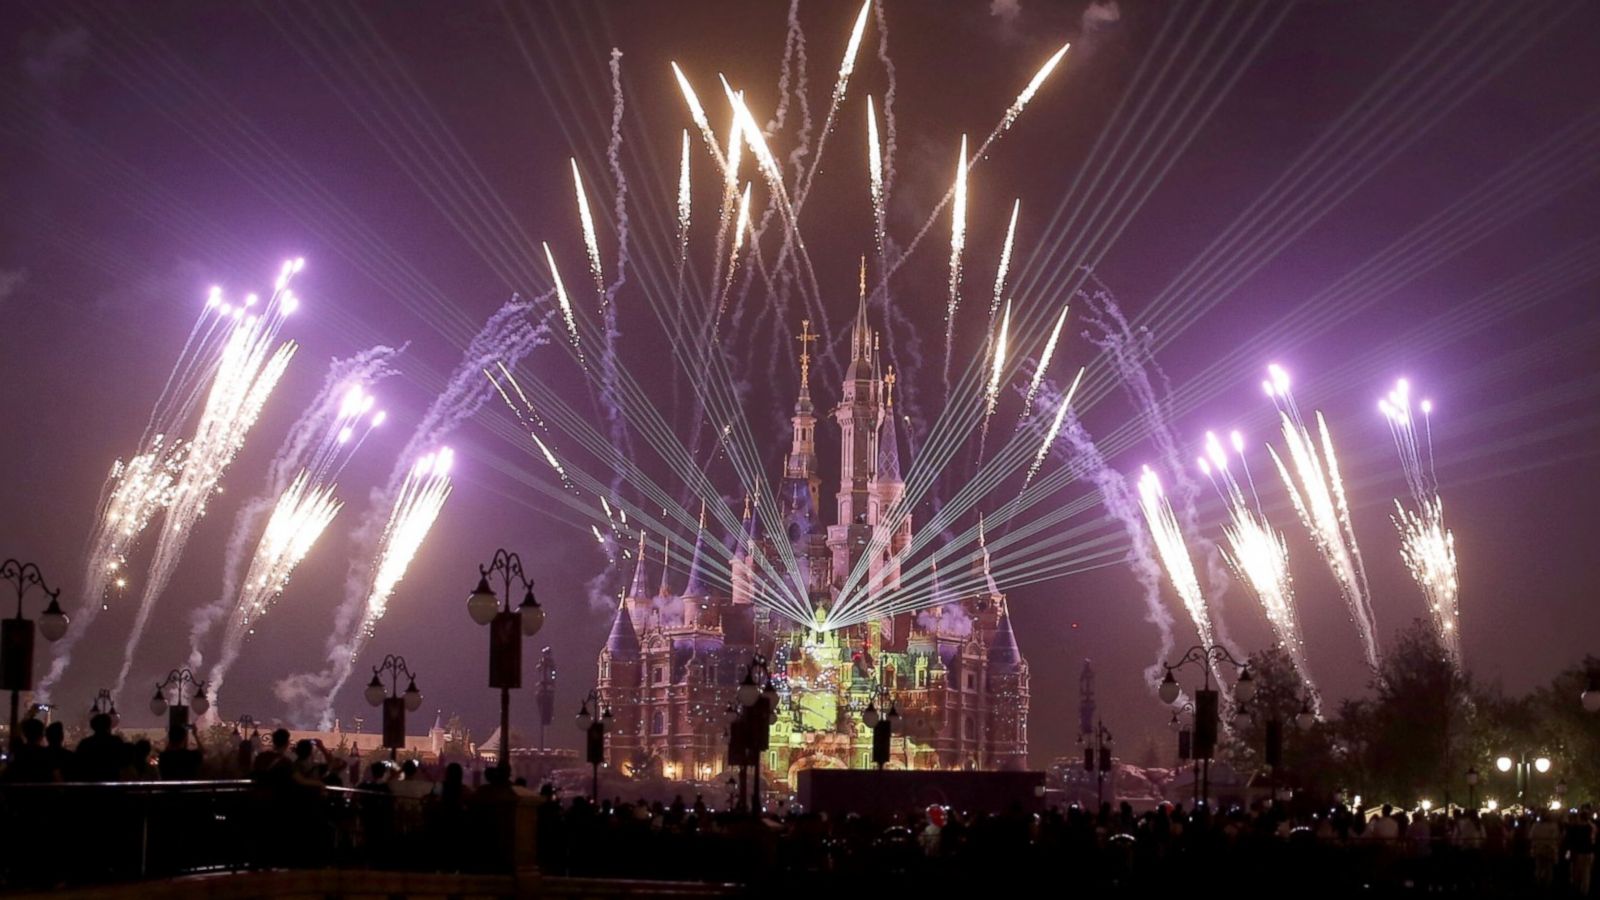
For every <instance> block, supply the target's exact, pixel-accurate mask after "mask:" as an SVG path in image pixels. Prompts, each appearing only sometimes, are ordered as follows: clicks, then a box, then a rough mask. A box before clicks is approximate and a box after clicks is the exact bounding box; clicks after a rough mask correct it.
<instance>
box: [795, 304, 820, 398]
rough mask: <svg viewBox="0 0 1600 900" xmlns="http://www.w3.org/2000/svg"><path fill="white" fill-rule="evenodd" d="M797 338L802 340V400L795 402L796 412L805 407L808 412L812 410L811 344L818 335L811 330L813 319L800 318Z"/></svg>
mask: <svg viewBox="0 0 1600 900" xmlns="http://www.w3.org/2000/svg"><path fill="white" fill-rule="evenodd" d="M795 340H797V341H799V342H800V400H799V402H798V403H796V404H795V412H800V411H801V408H802V407H804V411H805V413H806V414H810V412H811V345H812V344H813V343H815V342H816V340H817V335H816V333H815V332H813V331H812V330H811V320H810V319H801V320H800V333H799V334H797V335H795Z"/></svg>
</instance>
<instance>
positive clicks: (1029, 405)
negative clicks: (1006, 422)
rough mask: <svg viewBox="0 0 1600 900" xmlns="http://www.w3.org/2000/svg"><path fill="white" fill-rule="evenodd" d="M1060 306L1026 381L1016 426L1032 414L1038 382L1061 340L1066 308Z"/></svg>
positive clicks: (1047, 367) (1041, 378)
mask: <svg viewBox="0 0 1600 900" xmlns="http://www.w3.org/2000/svg"><path fill="white" fill-rule="evenodd" d="M1068 309H1069V307H1066V306H1063V307H1061V315H1060V317H1059V318H1057V319H1056V327H1055V328H1054V329H1052V330H1051V331H1050V339H1049V340H1047V341H1045V342H1044V350H1043V352H1041V353H1040V354H1039V364H1038V365H1037V366H1036V367H1035V368H1034V370H1033V380H1032V381H1030V382H1028V393H1027V395H1026V396H1024V397H1023V399H1022V416H1021V417H1020V418H1018V419H1017V427H1018V428H1021V427H1022V423H1023V422H1025V421H1027V419H1028V417H1029V416H1031V415H1033V398H1034V397H1035V396H1037V395H1038V393H1039V383H1040V382H1041V381H1043V380H1044V373H1045V372H1047V371H1049V369H1050V360H1051V358H1052V357H1054V356H1055V355H1056V344H1057V343H1059V342H1060V340H1061V326H1063V325H1065V324H1067V310H1068Z"/></svg>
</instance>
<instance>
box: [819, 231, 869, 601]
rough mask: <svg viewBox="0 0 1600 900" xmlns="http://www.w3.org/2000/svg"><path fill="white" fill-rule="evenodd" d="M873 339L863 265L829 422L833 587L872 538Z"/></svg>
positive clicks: (829, 537)
mask: <svg viewBox="0 0 1600 900" xmlns="http://www.w3.org/2000/svg"><path fill="white" fill-rule="evenodd" d="M872 344H873V336H872V330H871V328H870V327H869V326H868V324H867V268H866V258H865V257H863V258H862V261H861V289H860V300H859V303H858V304H857V308H856V321H855V325H853V326H852V327H851V329H850V365H849V367H848V368H847V369H846V370H845V380H844V390H843V392H842V393H841V395H840V397H839V405H838V406H836V407H834V409H833V418H834V421H836V422H837V423H838V424H839V432H840V434H839V492H838V493H837V494H836V495H835V497H836V500H837V503H838V518H837V519H836V520H835V521H836V522H837V524H835V525H832V526H829V528H828V550H829V551H830V552H831V553H832V555H833V583H834V584H835V585H838V584H841V583H843V582H844V580H845V578H846V576H848V575H849V573H850V571H851V569H852V568H854V567H855V564H856V561H857V560H858V559H859V558H860V557H861V555H862V553H864V552H865V551H866V549H867V542H868V540H869V539H870V537H871V534H872V529H871V526H872V524H873V523H872V521H871V520H870V519H869V518H868V513H869V511H870V509H871V506H872V504H871V492H872V490H871V489H872V484H871V483H872V476H873V469H874V467H875V466H876V465H877V462H878V425H879V420H880V413H881V410H880V406H879V398H878V380H877V378H876V377H875V376H874V373H873V362H872V359H873V352H872V351H873V348H872Z"/></svg>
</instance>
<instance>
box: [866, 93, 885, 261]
mask: <svg viewBox="0 0 1600 900" xmlns="http://www.w3.org/2000/svg"><path fill="white" fill-rule="evenodd" d="M867 177H868V179H869V181H868V184H869V190H870V191H871V192H872V226H873V237H874V238H875V239H876V241H877V247H878V258H879V259H882V258H883V254H884V252H885V251H884V233H883V232H884V228H885V222H884V218H885V212H884V205H883V203H884V200H883V153H882V150H881V149H880V147H879V145H878V113H877V110H875V109H874V108H873V106H872V95H871V94H868V95H867Z"/></svg>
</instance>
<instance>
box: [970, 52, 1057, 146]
mask: <svg viewBox="0 0 1600 900" xmlns="http://www.w3.org/2000/svg"><path fill="white" fill-rule="evenodd" d="M1071 47H1072V45H1071V44H1062V45H1061V49H1060V50H1057V51H1056V52H1055V55H1054V56H1052V57H1050V59H1049V60H1048V61H1046V62H1045V64H1044V65H1043V66H1041V67H1040V68H1039V71H1038V72H1036V73H1034V76H1033V80H1032V81H1029V82H1028V86H1027V87H1025V88H1023V89H1022V93H1020V94H1018V95H1017V99H1015V100H1013V101H1011V105H1010V106H1008V107H1006V114H1005V117H1004V118H1002V119H1001V120H1000V127H999V128H998V129H996V131H1005V130H1007V129H1009V128H1010V127H1011V124H1012V123H1013V122H1015V121H1017V116H1020V115H1022V108H1023V107H1025V106H1027V105H1028V101H1029V100H1032V99H1033V95H1034V94H1037V93H1038V92H1039V88H1040V87H1041V86H1043V85H1044V80H1045V79H1046V78H1049V77H1050V72H1051V70H1052V69H1054V68H1055V67H1056V63H1059V62H1061V57H1063V56H1066V55H1067V51H1068V50H1069V49H1071ZM991 140H992V138H991ZM984 144H985V145H987V144H988V141H985V142H984Z"/></svg>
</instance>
